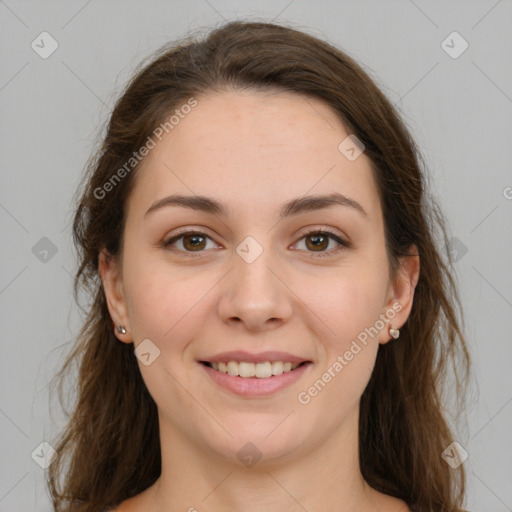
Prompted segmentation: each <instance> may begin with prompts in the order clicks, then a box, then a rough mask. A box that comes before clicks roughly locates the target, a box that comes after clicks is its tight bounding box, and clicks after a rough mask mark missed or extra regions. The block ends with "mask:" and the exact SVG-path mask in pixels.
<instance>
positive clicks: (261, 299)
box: [101, 91, 417, 465]
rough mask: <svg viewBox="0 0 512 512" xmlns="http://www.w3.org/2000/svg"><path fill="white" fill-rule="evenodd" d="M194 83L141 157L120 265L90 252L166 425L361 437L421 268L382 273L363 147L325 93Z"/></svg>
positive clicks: (214, 441)
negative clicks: (383, 349) (377, 378)
mask: <svg viewBox="0 0 512 512" xmlns="http://www.w3.org/2000/svg"><path fill="white" fill-rule="evenodd" d="M196 100H197V106H195V107H194V108H192V109H191V111H190V113H188V114H187V115H183V117H180V120H179V123H177V124H175V125H173V126H174V127H173V129H172V130H170V131H169V133H168V134H165V132H164V136H163V137H162V140H161V141H160V142H158V143H157V145H156V147H155V148H154V149H152V150H150V152H149V154H148V155H147V156H146V157H145V159H144V160H143V162H142V166H141V168H140V169H138V171H137V172H138V176H137V181H136V184H135V187H134V189H133V192H132V193H131V195H130V198H129V200H128V203H127V209H126V225H125V232H124V245H123V251H122V255H121V257H120V263H121V265H118V264H117V263H116V261H115V260H113V261H110V262H108V261H107V259H105V258H104V257H102V258H101V273H102V277H103V281H104V284H105V289H106V293H107V298H108V302H109V308H110V312H111V315H112V317H113V319H114V321H115V323H116V324H117V323H119V324H124V325H125V326H126V328H127V331H128V332H127V334H125V335H123V334H117V336H118V337H119V339H120V340H122V341H125V342H127V343H129V342H131V341H134V343H135V347H137V353H138V357H139V367H140V371H141V374H142V376H143V379H144V381H145V383H146V385H147V388H148V390H149V392H150V393H151V395H152V397H153V398H154V400H155V402H156V404H157V406H158V410H159V417H160V424H161V435H169V436H171V435H172V436H175V437H176V436H177V437H178V438H180V439H182V440H185V441H187V442H189V443H191V445H193V446H196V447H199V448H201V449H202V450H204V451H205V452H206V453H209V454H210V455H211V456H215V457H224V458H225V459H228V460H232V461H235V462H238V463H239V464H246V465H249V464H251V463H250V462H249V460H254V461H255V460H256V459H257V458H259V457H260V456H261V457H262V460H266V461H272V460H274V461H277V460H280V461H285V460H292V459H293V458H294V457H298V456H301V455H302V456H303V455H305V454H307V453H308V452H310V451H311V450H312V449H314V448H315V447H319V446H321V445H322V443H325V442H327V440H329V439H336V440H341V439H347V436H348V437H350V438H351V439H352V440H354V439H355V436H356V435H357V418H358V406H359V400H360V397H361V394H362V392H363V390H364V388H365V386H366V385H367V383H368V380H369V378H370V375H371V372H372V369H373V366H374V362H375V357H376V354H377V350H378V347H379V344H380V343H386V342H388V341H389V340H390V338H391V337H390V335H389V333H388V328H389V327H390V326H393V327H400V326H401V325H402V324H403V323H404V322H405V320H406V318H407V315H408V313H409V311H410V306H411V303H412V294H413V288H414V285H415V281H416V278H417V274H416V277H415V272H417V268H416V267H414V266H412V267H411V265H407V264H406V265H404V266H403V267H402V270H401V271H400V273H399V276H398V279H397V280H393V281H392V280H391V279H390V270H389V263H388V259H387V255H386V249H385V238H384V224H383V217H382V212H381V206H380V203H379V196H378V190H377V188H376V184H375V182H374V179H373V177H372V172H371V168H370V160H369V159H368V157H367V156H366V155H365V154H364V152H363V153H362V154H360V156H357V155H358V153H359V152H360V148H358V147H357V146H356V145H354V143H353V142H352V141H351V140H350V139H346V138H347V136H348V135H349V133H347V131H346V130H345V128H344V127H343V125H342V124H341V123H340V122H339V120H338V119H337V117H336V116H335V115H334V113H333V112H332V111H331V110H330V109H329V108H328V107H327V106H325V105H324V104H323V103H322V102H320V101H318V100H315V99H311V98H305V97H302V96H299V95H296V94H292V93H285V92H281V93H272V94H271V93H269V92H265V93H264V92H254V91H253V92H250V93H247V92H245V93H242V92H239V91H232V92H224V93H216V94H214V95H211V96H200V97H196ZM350 148H353V151H352V150H351V149H350ZM326 232H327V233H326ZM184 233H187V234H185V235H184ZM398 342H399V341H398ZM398 342H397V343H398ZM141 343H142V345H141ZM230 361H232V362H231V363H230ZM207 363H214V364H213V365H210V366H209V365H208V364H207ZM223 363H226V364H227V363H230V364H229V365H227V369H228V372H229V373H228V374H226V373H223V370H225V369H224V368H223ZM238 363H241V364H238ZM256 363H258V364H256ZM281 363H284V364H281ZM290 363H292V364H291V365H290ZM300 363H302V364H300ZM298 364H300V366H298V367H297V368H296V369H293V370H292V369H291V368H295V366H297V365H298ZM211 366H213V367H214V368H212V367H211ZM215 367H216V368H217V369H215ZM288 370H289V371H288ZM272 371H273V373H275V374H279V373H280V372H282V373H281V374H280V375H272V376H269V374H270V372H272ZM240 372H241V373H242V375H251V374H253V373H254V372H255V373H256V376H252V377H247V376H240V375H238V376H237V375H236V373H240ZM231 374H233V375H231ZM248 443H251V444H248ZM251 457H252V459H251Z"/></svg>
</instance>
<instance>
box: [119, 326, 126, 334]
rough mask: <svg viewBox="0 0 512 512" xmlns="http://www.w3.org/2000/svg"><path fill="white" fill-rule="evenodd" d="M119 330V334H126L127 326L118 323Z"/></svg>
mask: <svg viewBox="0 0 512 512" xmlns="http://www.w3.org/2000/svg"><path fill="white" fill-rule="evenodd" d="M117 332H118V333H119V334H126V328H125V326H124V325H118V326H117Z"/></svg>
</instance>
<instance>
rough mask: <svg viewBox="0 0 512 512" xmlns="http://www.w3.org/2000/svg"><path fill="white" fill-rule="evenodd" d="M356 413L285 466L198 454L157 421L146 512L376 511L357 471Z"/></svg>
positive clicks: (192, 444) (208, 452)
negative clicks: (156, 457) (154, 476)
mask: <svg viewBox="0 0 512 512" xmlns="http://www.w3.org/2000/svg"><path fill="white" fill-rule="evenodd" d="M357 412H358V411H356V414H354V415H353V416H352V417H350V418H346V421H345V422H344V425H342V426H341V427H340V428H338V429H337V430H336V431H334V432H332V433H331V435H330V436H329V438H328V439H323V440H322V441H321V443H320V444H319V445H318V446H314V447H311V448H310V449H309V450H308V451H304V450H302V448H300V447H298V449H296V450H292V452H291V453H290V454H289V455H288V456H287V460H286V461H284V460H283V458H280V460H279V461H278V462H276V461H272V460H267V459H266V458H265V457H262V459H261V460H260V461H259V462H257V463H256V464H255V465H254V466H252V467H244V465H243V464H240V462H239V461H238V460H237V461H233V460H229V459H228V458H227V457H226V458H224V459H222V458H220V457H219V454H218V453H216V452H212V451H211V450H209V449H208V448H207V447H205V448H204V449H200V448H199V447H198V444H197V443H195V442H192V441H191V440H190V438H188V437H186V436H184V435H183V434H182V435H180V433H179V432H177V431H176V430H175V429H173V428H171V427H170V426H169V425H165V424H164V423H163V422H162V420H161V419H160V439H161V450H162V473H161V476H160V478H159V479H158V481H157V482H156V483H155V485H154V486H153V487H152V488H150V489H148V491H149V494H148V495H147V497H148V501H149V502H150V503H151V506H150V507H148V508H147V510H150V511H153V510H154V511H158V512H160V511H162V512H163V511H166V512H170V511H175V510H176V511H188V512H203V511H208V512H221V511H222V512H224V511H226V510H243V511H244V512H256V511H258V512H259V511H261V510H265V511H266V512H282V511H283V510H286V511H290V512H295V511H297V512H304V510H307V511H310V512H313V511H317V510H336V511H348V510H359V511H366V510H375V508H373V505H372V502H373V500H374V498H375V491H373V490H372V489H371V488H370V487H369V486H368V485H367V484H366V482H365V481H364V479H363V477H362V475H361V472H360V469H359V457H358V437H357V420H358V414H357ZM299 450H301V452H300V455H296V456H294V453H298V452H299Z"/></svg>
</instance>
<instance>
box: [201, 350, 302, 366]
mask: <svg viewBox="0 0 512 512" xmlns="http://www.w3.org/2000/svg"><path fill="white" fill-rule="evenodd" d="M201 361H204V362H207V363H226V362H229V361H238V362H240V361H244V362H247V363H264V362H265V361H270V362H274V361H283V362H285V363H287V362H290V363H292V364H300V363H303V362H305V361H309V359H306V358H304V357H301V356H296V355H294V354H290V353H288V352H279V351H275V350H271V351H266V352H259V353H258V354H251V353H249V352H246V351H244V350H235V351H231V352H222V353H221V354H216V355H214V356H211V357H208V358H205V359H201Z"/></svg>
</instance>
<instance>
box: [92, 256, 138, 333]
mask: <svg viewBox="0 0 512 512" xmlns="http://www.w3.org/2000/svg"><path fill="white" fill-rule="evenodd" d="M98 266H99V272H100V276H101V281H102V283H103V289H104V291H105V296H106V299H107V306H108V311H109V313H110V317H111V318H112V322H113V324H114V325H113V329H114V333H115V335H116V337H117V339H118V340H119V341H122V342H124V343H131V342H132V341H133V340H132V339H131V334H130V324H129V320H128V314H127V308H126V301H125V298H124V291H123V280H122V272H121V266H120V264H119V261H118V259H117V258H115V257H113V256H112V255H111V254H110V253H109V252H108V251H107V250H106V249H102V250H101V252H100V255H99V262H98ZM119 325H123V326H124V327H125V329H126V333H124V334H122V333H120V332H119V331H118V330H117V327H118V326H119Z"/></svg>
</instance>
